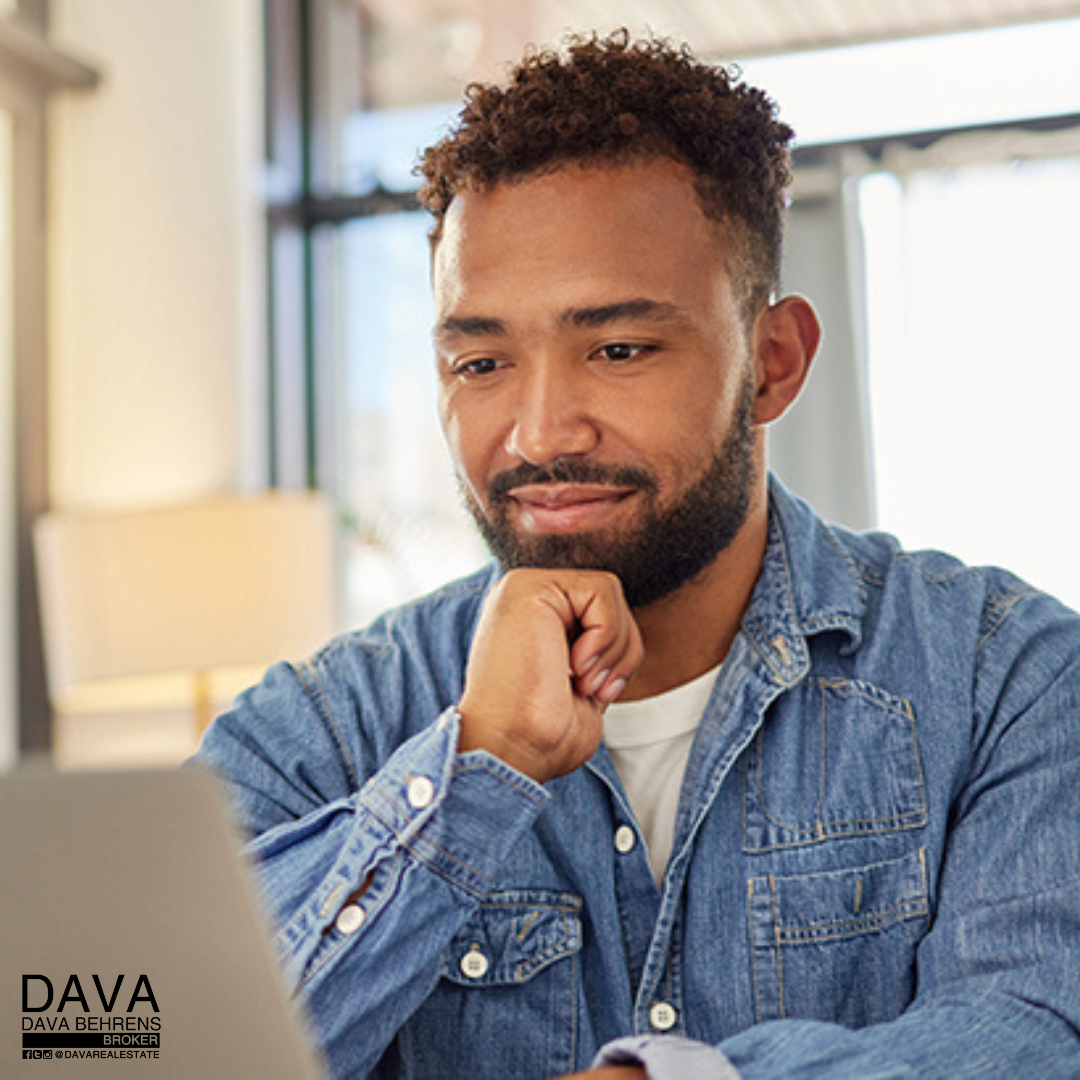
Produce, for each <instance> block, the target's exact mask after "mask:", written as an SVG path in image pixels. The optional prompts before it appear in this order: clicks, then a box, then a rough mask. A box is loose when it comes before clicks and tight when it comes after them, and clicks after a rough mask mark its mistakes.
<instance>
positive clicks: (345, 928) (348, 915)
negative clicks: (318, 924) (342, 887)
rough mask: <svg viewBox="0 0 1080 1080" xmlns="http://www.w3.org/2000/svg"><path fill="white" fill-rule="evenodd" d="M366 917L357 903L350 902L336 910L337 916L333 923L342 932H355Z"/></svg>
mask: <svg viewBox="0 0 1080 1080" xmlns="http://www.w3.org/2000/svg"><path fill="white" fill-rule="evenodd" d="M366 918H367V913H366V912H365V911H364V909H363V908H362V907H360V905H359V904H350V905H349V906H348V907H343V908H342V909H341V910H340V911H339V912H338V917H337V919H336V920H335V921H334V925H335V926H336V927H337V928H338V929H339V930H340V931H341V932H342V933H343V934H355V933H356V931H357V930H359V929H360V927H361V926H363V925H364V920H365V919H366Z"/></svg>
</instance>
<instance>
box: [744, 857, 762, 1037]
mask: <svg viewBox="0 0 1080 1080" xmlns="http://www.w3.org/2000/svg"><path fill="white" fill-rule="evenodd" d="M746 886H747V890H746V921H747V923H748V927H747V929H748V930H749V933H750V981H751V983H752V984H753V988H754V1019H755V1020H756V1021H757V1022H758V1023H759V1024H760V1023H761V1021H762V1014H761V989H760V987H759V986H758V948H759V946H758V944H757V942H756V941H755V937H754V879H753V878H750V880H749V881H747V883H746Z"/></svg>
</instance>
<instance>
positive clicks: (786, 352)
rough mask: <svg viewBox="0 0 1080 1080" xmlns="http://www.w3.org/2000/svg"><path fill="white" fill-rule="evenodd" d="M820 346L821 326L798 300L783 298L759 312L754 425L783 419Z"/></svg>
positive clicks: (805, 304)
mask: <svg viewBox="0 0 1080 1080" xmlns="http://www.w3.org/2000/svg"><path fill="white" fill-rule="evenodd" d="M820 342H821V324H820V323H819V322H818V317H817V315H816V314H815V312H814V309H813V307H811V306H810V302H809V301H807V300H804V299H803V298H802V297H801V296H786V297H784V299H783V300H778V301H777V302H776V303H775V304H771V305H770V306H769V307H767V308H765V309H764V310H763V311H762V312H761V314H760V315H759V316H758V319H757V322H756V323H755V324H754V361H755V365H756V369H757V397H756V399H755V401H754V423H755V424H769V423H771V422H772V421H773V420H778V419H779V418H780V417H781V416H783V415H784V413H785V412H786V411H787V409H788V406H789V405H791V403H792V402H793V401H794V400H795V399H796V398H797V397H798V396H799V392H800V391H801V390H802V388H803V383H805V382H806V377H807V375H809V374H810V365H811V363H812V362H813V360H814V355H815V354H816V353H817V350H818V345H819V344H820Z"/></svg>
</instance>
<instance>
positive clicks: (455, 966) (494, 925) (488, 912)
mask: <svg viewBox="0 0 1080 1080" xmlns="http://www.w3.org/2000/svg"><path fill="white" fill-rule="evenodd" d="M580 949H581V898H580V897H577V896H573V895H571V894H569V893H556V892H549V891H547V890H538V889H530V890H514V891H506V892H494V893H489V894H488V896H487V897H486V898H485V899H484V901H483V902H482V903H481V904H480V907H479V908H478V909H477V910H476V912H475V913H474V914H473V915H472V917H471V918H470V919H469V921H468V922H467V923H465V925H464V926H463V927H462V928H461V930H460V931H459V932H458V934H457V935H456V936H455V937H454V939H453V941H451V943H450V946H449V947H448V948H447V950H446V952H445V953H444V954H443V970H442V975H443V976H444V977H445V978H447V979H450V980H451V981H452V982H455V983H458V984H460V985H462V986H477V987H481V986H500V985H507V984H513V983H523V982H527V981H528V980H529V979H531V978H532V977H533V976H534V975H535V974H536V973H537V972H538V971H541V970H543V968H545V967H547V966H548V964H551V963H554V962H555V961H556V960H559V959H561V958H562V957H564V956H569V955H571V954H573V953H576V952H578V951H579V950H580Z"/></svg>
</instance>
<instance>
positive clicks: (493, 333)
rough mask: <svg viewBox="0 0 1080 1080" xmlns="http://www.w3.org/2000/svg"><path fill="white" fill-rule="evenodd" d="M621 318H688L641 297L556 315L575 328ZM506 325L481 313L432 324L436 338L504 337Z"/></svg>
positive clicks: (665, 304)
mask: <svg viewBox="0 0 1080 1080" xmlns="http://www.w3.org/2000/svg"><path fill="white" fill-rule="evenodd" d="M625 319H644V320H646V321H648V322H657V323H671V324H676V325H686V324H687V323H688V322H689V319H688V317H687V315H686V313H685V312H684V311H683V310H682V308H680V307H679V306H678V305H677V304H671V303H668V302H666V301H661V300H649V299H647V298H645V297H639V298H635V299H633V300H618V301H616V302H614V303H611V304H601V305H599V306H597V307H581V308H567V310H566V311H563V312H562V313H561V314H560V315H559V323H560V324H561V325H563V326H569V327H573V328H575V329H585V330H594V329H597V328H599V327H603V326H608V325H610V324H611V323H614V322H620V321H622V320H625ZM508 334H509V328H508V327H507V325H506V323H505V322H503V320H502V319H493V318H486V317H485V316H482V315H468V316H457V315H449V316H447V317H446V318H445V319H442V320H441V321H440V322H439V324H438V325H437V326H436V327H435V332H434V336H435V339H436V340H441V339H443V338H446V337H506V336H507V335H508Z"/></svg>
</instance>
